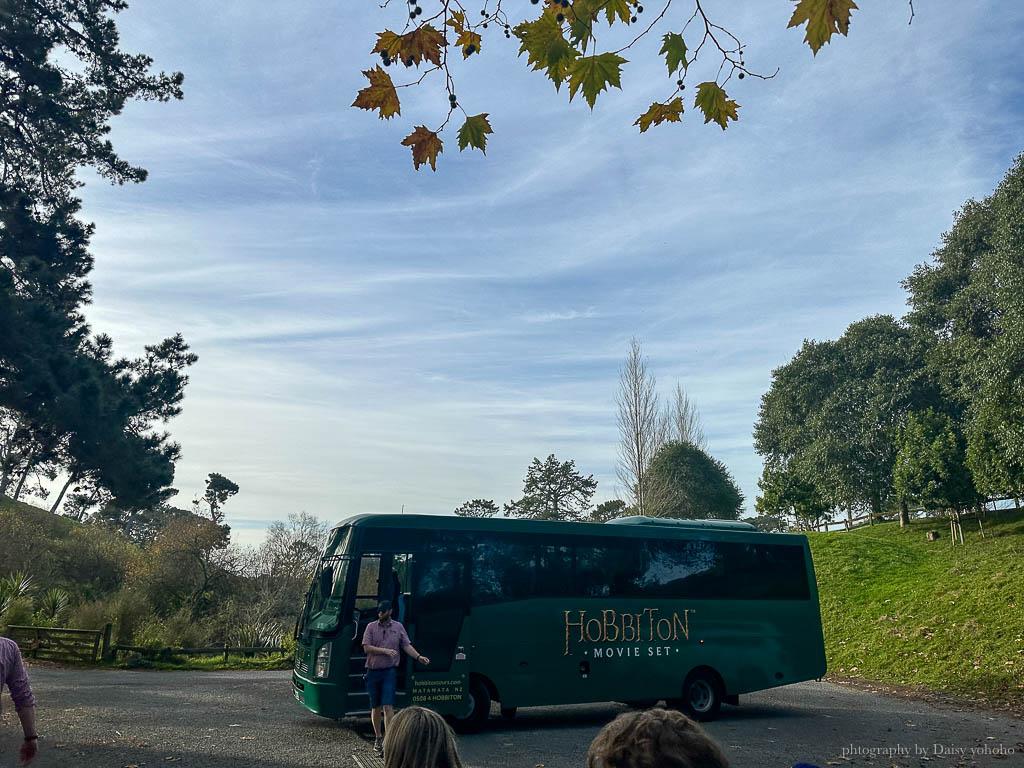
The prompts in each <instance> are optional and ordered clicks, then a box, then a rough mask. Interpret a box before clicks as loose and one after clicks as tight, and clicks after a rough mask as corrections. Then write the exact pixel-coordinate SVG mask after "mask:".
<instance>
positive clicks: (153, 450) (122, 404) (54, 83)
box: [0, 0, 194, 506]
mask: <svg viewBox="0 0 1024 768" xmlns="http://www.w3.org/2000/svg"><path fill="white" fill-rule="evenodd" d="M125 7H126V4H125V3H124V2H122V1H121V0H95V1H93V0H4V2H3V3H0V327H2V328H3V329H4V332H3V333H0V408H5V409H8V410H9V411H11V412H14V413H16V414H18V419H19V422H20V424H21V429H20V432H19V434H18V439H20V440H22V441H23V442H24V445H26V446H28V451H27V452H25V451H22V455H23V456H25V457H27V458H25V459H24V466H23V467H22V468H21V470H20V471H21V472H22V475H21V476H22V477H25V475H24V472H25V470H26V469H27V470H28V471H29V472H31V471H33V468H39V467H43V466H50V465H52V464H54V463H56V465H58V466H60V467H61V468H62V469H63V470H64V471H65V472H66V473H67V475H68V484H67V485H66V486H65V490H67V488H68V487H69V486H70V485H72V484H74V483H77V482H82V483H85V484H86V485H92V486H94V487H102V488H104V489H105V490H106V491H107V492H109V493H110V494H111V495H112V496H114V497H117V498H118V500H119V501H120V502H121V503H123V504H126V505H133V506H141V505H146V504H152V503H155V502H158V501H160V500H161V498H165V497H166V493H167V487H168V485H169V483H170V482H171V479H172V477H173V462H174V459H175V458H176V455H177V446H175V445H174V444H173V443H169V442H168V440H167V437H166V435H163V434H161V433H159V432H158V431H156V429H155V427H154V425H155V422H157V421H165V420H166V419H167V418H169V417H170V416H172V415H173V414H174V413H175V412H176V410H175V409H176V408H177V403H178V401H180V399H181V394H182V387H183V386H184V381H185V379H184V377H183V376H182V375H181V370H182V369H183V368H184V367H186V366H187V365H190V364H191V362H192V361H194V357H190V356H189V355H188V352H187V349H188V348H187V346H185V345H184V343H183V342H182V341H181V339H180V337H174V338H172V339H168V340H166V341H165V342H163V343H162V344H159V345H155V346H154V347H149V348H147V354H146V356H145V357H144V358H140V359H139V360H137V361H131V360H114V359H112V357H111V354H110V341H109V339H107V338H106V337H103V336H99V337H96V338H91V337H90V329H89V327H88V326H87V325H86V323H85V321H84V316H83V314H82V309H83V307H84V305H85V304H86V303H87V302H88V301H89V299H90V295H91V289H90V286H89V282H88V274H89V271H90V270H91V268H92V256H91V255H90V253H89V251H88V245H89V239H90V237H91V235H92V233H93V228H92V226H91V225H87V224H84V223H82V222H81V221H79V220H78V218H77V215H78V212H79V204H80V203H79V200H78V199H76V198H75V196H74V191H75V189H76V188H77V187H78V186H79V185H80V182H79V181H77V179H76V177H75V171H76V170H77V169H79V168H81V167H85V166H88V167H91V168H93V169H95V170H96V171H97V172H98V173H99V174H100V175H101V176H103V177H106V178H107V179H109V180H110V181H111V182H113V183H118V184H122V183H125V182H127V181H133V182H136V181H142V180H143V179H144V178H145V171H144V170H143V169H141V168H138V167H135V166H132V165H131V164H129V163H127V162H126V161H124V160H122V159H121V158H120V157H119V156H118V155H117V153H116V152H115V151H114V148H113V145H112V144H111V142H110V141H109V140H108V138H107V134H108V133H109V131H110V126H109V121H110V118H111V117H112V116H114V115H116V114H118V113H119V112H120V111H121V110H122V108H123V107H124V106H125V104H126V103H127V102H128V101H129V100H131V99H159V100H167V99H171V98H180V97H181V89H180V85H181V82H182V77H181V75H180V74H173V75H165V74H163V73H160V74H151V73H150V67H151V64H152V61H151V59H149V57H147V56H145V55H136V54H128V53H125V52H123V51H121V50H120V49H119V47H118V32H117V25H116V23H115V21H114V15H115V14H116V13H118V12H119V11H121V10H123V9H124V8H125ZM154 361H157V362H156V369H154V368H153V367H152V366H153V364H154ZM157 369H158V370H157ZM4 469H5V473H4V477H3V478H2V479H0V485H3V486H4V488H3V490H4V492H6V491H8V490H10V489H11V485H10V482H11V477H10V472H9V471H7V470H9V467H5V468H4ZM14 487H15V488H17V487H18V486H17V484H16V485H15V486H14ZM88 495H89V491H88V490H87V491H83V492H80V493H78V496H77V497H76V498H78V499H81V498H85V497H87V496H88ZM62 497H63V491H62V492H61V494H60V497H59V498H62ZM58 503H59V499H58Z"/></svg>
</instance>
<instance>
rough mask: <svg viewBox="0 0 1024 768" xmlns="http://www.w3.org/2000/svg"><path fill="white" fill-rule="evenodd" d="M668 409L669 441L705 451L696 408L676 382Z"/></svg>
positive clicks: (701, 427)
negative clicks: (669, 423)
mask: <svg viewBox="0 0 1024 768" xmlns="http://www.w3.org/2000/svg"><path fill="white" fill-rule="evenodd" d="M668 408H669V413H670V416H669V419H670V421H671V427H670V434H671V438H670V439H672V440H678V441H679V442H680V443H692V444H693V445H695V446H697V447H698V448H700V449H701V450H702V451H704V450H707V447H708V445H707V438H705V437H704V427H703V425H702V424H701V423H700V414H699V413H698V412H697V406H695V405H694V404H693V401H692V400H690V398H689V396H688V395H687V394H686V392H684V391H683V387H682V385H681V384H680V383H679V382H678V381H677V382H676V392H675V397H674V398H673V399H672V402H671V403H669V405H668Z"/></svg>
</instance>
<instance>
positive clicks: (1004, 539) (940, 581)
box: [808, 512, 1024, 705]
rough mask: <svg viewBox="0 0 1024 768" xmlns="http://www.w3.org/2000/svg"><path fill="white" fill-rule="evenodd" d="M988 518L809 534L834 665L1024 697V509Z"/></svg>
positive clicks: (942, 687)
mask: <svg viewBox="0 0 1024 768" xmlns="http://www.w3.org/2000/svg"><path fill="white" fill-rule="evenodd" d="M984 522H985V538H982V536H981V533H980V531H979V530H978V526H977V521H976V520H971V521H969V522H964V524H963V528H964V539H965V542H966V543H965V544H964V545H963V546H961V545H959V544H957V546H955V547H954V546H953V545H952V544H951V540H950V535H949V522H948V521H947V520H944V519H934V520H914V521H912V522H911V524H910V525H909V526H908V527H907V528H902V529H901V528H900V527H899V525H898V524H897V523H883V524H879V525H875V526H873V527H863V528H857V529H855V530H853V531H850V532H833V533H811V534H808V539H809V540H810V543H811V552H812V554H813V556H814V567H815V571H816V573H817V578H818V590H819V593H820V597H821V619H822V624H823V627H824V632H825V651H826V655H827V657H828V667H829V673H830V674H831V675H835V676H839V677H853V678H863V679H865V680H876V681H879V682H882V683H889V684H897V685H909V686H924V687H927V688H931V689H934V690H939V691H946V692H948V693H952V694H957V695H961V696H965V697H968V698H973V699H977V698H979V697H981V698H982V699H985V700H988V701H990V702H993V703H1002V704H1011V705H1024V512H1000V513H996V514H991V513H990V515H989V518H988V519H987V520H986V521H984ZM929 530H936V531H938V532H939V533H940V535H941V538H940V539H939V540H938V541H927V540H926V538H925V533H926V531H929Z"/></svg>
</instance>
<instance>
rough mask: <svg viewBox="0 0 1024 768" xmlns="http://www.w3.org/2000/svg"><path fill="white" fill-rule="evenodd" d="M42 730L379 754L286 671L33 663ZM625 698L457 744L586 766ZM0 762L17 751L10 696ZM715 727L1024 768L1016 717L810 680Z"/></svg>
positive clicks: (69, 736)
mask: <svg viewBox="0 0 1024 768" xmlns="http://www.w3.org/2000/svg"><path fill="white" fill-rule="evenodd" d="M30 674H31V677H32V683H33V688H34V690H35V694H36V698H37V700H38V704H39V729H40V733H41V734H42V739H41V742H40V750H39V753H38V755H37V757H36V759H35V761H33V763H32V765H33V766H34V768H49V766H61V767H63V766H75V767H76V768H77V767H78V766H81V767H82V768H93V767H95V768H100V767H101V766H102V767H103V768H124V767H125V766H140V767H141V766H148V768H153V766H158V765H160V766H166V765H174V766H180V767H181V768H184V767H185V766H189V767H195V768H200V766H201V767H202V768H242V767H243V766H245V768H270V766H276V767H281V768H307V767H309V766H331V767H332V768H335V767H337V766H353V768H357V764H356V761H355V759H354V758H355V757H357V756H361V757H362V758H363V760H362V762H364V763H365V764H366V765H367V766H369V764H370V762H369V761H368V760H366V758H368V757H369V756H370V750H369V744H370V742H369V738H370V736H371V735H372V731H371V729H370V725H369V721H368V720H365V719H355V718H349V719H346V720H342V721H337V722H336V721H332V720H324V719H323V718H319V717H317V716H315V715H313V714H311V713H309V712H307V711H306V710H305V709H303V708H302V707H300V706H299V705H298V704H296V703H295V701H294V700H293V699H292V697H291V691H290V682H289V679H290V673H289V672H152V671H123V670H98V669H86V670H66V669H38V668H37V669H32V670H31V671H30ZM624 711H627V708H626V707H625V706H624V705H621V704H614V703H605V704H588V705H580V706H573V707H532V708H526V709H522V710H520V713H519V715H518V717H517V718H516V720H515V721H513V722H512V723H508V722H506V721H504V720H502V719H501V718H499V717H494V718H492V721H491V723H490V725H489V727H488V728H487V729H485V730H484V732H483V733H480V734H476V735H473V736H464V737H460V741H459V743H460V747H461V749H462V752H463V756H464V758H465V762H466V763H467V768H535V766H545V768H559V767H560V766H584V765H586V752H587V747H588V746H589V744H590V741H591V740H592V739H593V737H594V736H595V735H596V734H597V732H598V731H599V730H600V729H601V727H602V726H604V724H605V723H607V722H609V721H610V720H612V719H613V718H614V717H615V716H616V715H617V714H618V713H619V712H624ZM3 721H4V722H3V728H2V730H0V767H3V768H6V767H7V766H15V765H17V764H18V760H17V752H18V747H19V745H20V743H21V741H20V733H19V730H18V729H17V727H16V726H17V720H16V717H15V714H14V711H13V707H12V705H11V701H10V699H9V698H8V697H7V695H6V693H5V694H4V702H3ZM708 730H709V731H710V732H711V734H712V735H713V736H714V737H715V738H716V739H717V740H718V741H719V742H720V743H721V744H722V745H723V746H724V748H725V750H726V752H727V754H728V755H729V758H730V761H731V762H732V764H733V766H734V767H735V768H763V767H765V766H779V767H780V768H785V767H788V766H791V765H793V764H794V763H796V762H800V761H805V762H811V763H815V764H817V765H819V766H822V768H826V766H828V765H839V766H874V767H875V768H891V766H901V767H902V766H922V767H924V766H927V767H929V768H935V767H936V766H947V767H948V768H970V766H989V765H992V766H1003V767H1004V768H1013V767H1015V766H1019V767H1020V768H1024V720H1021V719H1019V718H1017V717H1014V716H1012V715H1010V714H1006V713H986V712H977V711H962V710H958V709H956V708H954V707H944V706H937V705H934V704H930V703H926V702H922V701H914V700H908V699H902V698H896V697H891V696H883V695H878V694H873V693H868V692H864V691H860V690H855V689H851V688H847V687H843V686H838V685H833V684H831V683H826V682H821V683H815V682H809V683H801V684H799V685H792V686H787V687H785V688H781V689H778V690H774V691H764V692H761V693H757V694H752V695H750V696H744V697H742V700H741V706H739V707H725V708H723V710H722V715H721V717H720V718H719V719H718V720H717V721H715V722H713V723H710V724H709V726H708Z"/></svg>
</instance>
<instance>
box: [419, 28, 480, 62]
mask: <svg viewBox="0 0 1024 768" xmlns="http://www.w3.org/2000/svg"><path fill="white" fill-rule="evenodd" d="M446 45H448V42H447V41H446V40H445V39H444V35H442V34H441V31H440V30H439V29H437V28H435V27H434V26H433V25H431V24H421V25H420V26H418V27H416V29H414V30H412V32H407V33H406V34H404V35H402V55H403V58H405V59H412V61H413V63H414V64H417V65H418V64H419V63H420V62H421V61H423V59H426V60H427V61H429V62H430V63H431V64H434V65H435V66H440V65H441V49H442V48H443V47H444V46H446ZM477 47H478V48H479V47H480V46H477Z"/></svg>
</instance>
